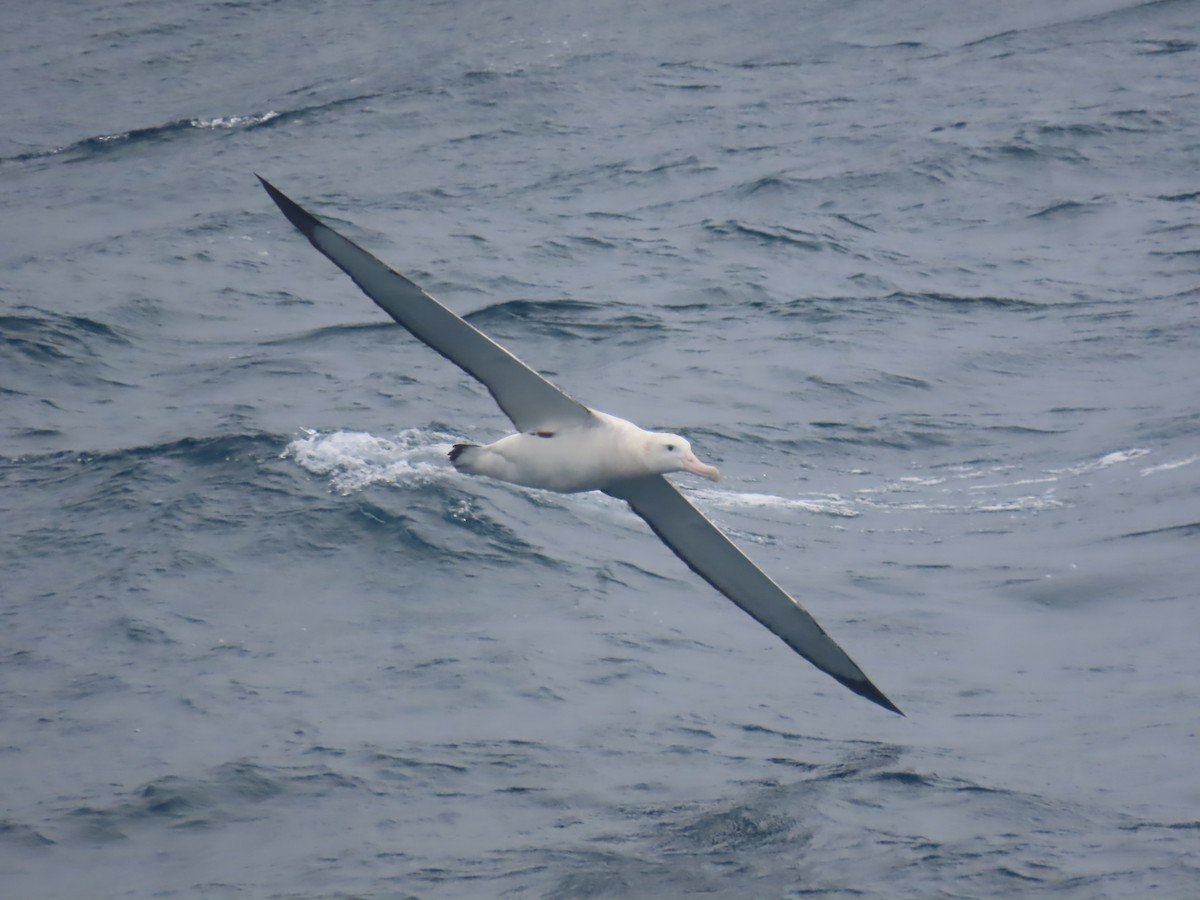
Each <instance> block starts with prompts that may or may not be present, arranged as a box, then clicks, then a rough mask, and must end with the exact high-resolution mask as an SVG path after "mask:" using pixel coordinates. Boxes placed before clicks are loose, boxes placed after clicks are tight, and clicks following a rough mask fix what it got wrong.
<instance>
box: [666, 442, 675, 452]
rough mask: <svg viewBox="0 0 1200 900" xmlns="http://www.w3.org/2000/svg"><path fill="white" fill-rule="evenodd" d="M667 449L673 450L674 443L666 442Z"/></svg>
mask: <svg viewBox="0 0 1200 900" xmlns="http://www.w3.org/2000/svg"><path fill="white" fill-rule="evenodd" d="M667 449H668V450H670V451H674V449H675V445H674V444H667Z"/></svg>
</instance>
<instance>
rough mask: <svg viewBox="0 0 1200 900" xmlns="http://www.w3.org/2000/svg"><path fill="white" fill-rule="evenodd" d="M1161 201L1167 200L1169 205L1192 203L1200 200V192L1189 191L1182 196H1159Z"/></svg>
mask: <svg viewBox="0 0 1200 900" xmlns="http://www.w3.org/2000/svg"><path fill="white" fill-rule="evenodd" d="M1158 199H1159V200H1166V201H1167V202H1169V203H1191V202H1192V201H1193V200H1200V191H1187V192H1185V193H1182V194H1159V195H1158Z"/></svg>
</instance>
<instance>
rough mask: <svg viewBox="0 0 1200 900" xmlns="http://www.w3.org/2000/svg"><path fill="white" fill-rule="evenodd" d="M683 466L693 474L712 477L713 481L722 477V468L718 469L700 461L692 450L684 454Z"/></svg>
mask: <svg viewBox="0 0 1200 900" xmlns="http://www.w3.org/2000/svg"><path fill="white" fill-rule="evenodd" d="M683 467H684V468H685V469H687V471H689V472H692V473H693V474H696V475H703V476H704V477H705V478H708V479H711V480H712V481H716V480H717V479H719V478H720V477H721V470H720V469H718V468H717V467H716V466H710V465H707V464H705V463H702V462H700V460H699V458H698V457H697V456H696V454H695V453H693V452H692V451H691V450H689V451H688V452H687V453H686V454H684V457H683Z"/></svg>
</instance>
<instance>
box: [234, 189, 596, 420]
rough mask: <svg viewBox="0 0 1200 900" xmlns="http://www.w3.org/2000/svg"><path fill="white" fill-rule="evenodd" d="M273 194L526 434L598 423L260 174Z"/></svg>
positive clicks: (371, 293) (316, 241)
mask: <svg viewBox="0 0 1200 900" xmlns="http://www.w3.org/2000/svg"><path fill="white" fill-rule="evenodd" d="M258 180H259V181H261V182H262V185H263V187H264V188H266V190H267V193H268V194H269V195H270V197H271V199H272V200H274V201H275V204H276V205H277V206H278V207H279V208H280V210H282V211H283V214H284V215H285V216H287V218H288V220H289V221H290V222H291V223H292V224H293V225H295V226H296V228H298V229H299V230H300V233H301V234H303V235H304V236H305V237H306V238H308V240H309V242H310V243H311V244H312V245H313V246H314V247H316V248H317V249H318V250H320V251H321V252H322V253H323V254H325V256H327V257H329V259H330V260H332V261H333V263H334V264H335V265H336V266H337V267H338V268H339V269H341V270H342V271H343V272H345V273H346V274H347V275H349V276H350V277H351V278H352V279H353V280H354V283H355V284H357V285H358V286H359V287H360V288H361V289H362V291H363V293H365V294H366V295H367V296H368V297H370V298H371V299H372V300H374V301H375V303H376V304H378V305H379V306H380V307H381V308H382V309H383V310H384V311H385V312H386V313H387V314H388V315H390V316H391V317H392V318H393V319H395V320H396V321H397V322H399V323H400V324H401V325H403V326H404V327H405V328H407V329H408V330H409V331H410V332H412V333H413V335H415V336H416V337H417V338H419V339H420V340H422V341H424V342H425V343H426V344H428V345H429V346H430V347H432V348H433V349H434V350H436V351H437V352H438V353H440V354H442V356H444V357H446V359H448V360H450V362H452V363H454V364H455V365H456V366H458V367H459V368H461V369H462V370H463V371H464V372H466V373H467V374H468V375H471V376H472V377H473V378H475V379H476V380H477V381H479V382H480V383H481V384H482V385H483V386H484V387H485V388H487V389H488V391H489V392H490V393H491V395H492V396H493V397H494V398H495V400H496V403H497V404H498V405H499V406H500V408H501V409H502V410H504V413H505V415H507V416H508V417H509V418H510V419H512V421H513V424H514V425H516V427H517V430H519V431H543V430H554V429H555V428H561V427H564V426H568V425H586V424H591V423H593V422H594V421H595V418H594V417H593V415H592V413H591V411H590V410H589V409H588V408H587V407H586V406H584V405H583V404H582V403H580V402H579V401H577V400H574V399H572V398H571V397H569V396H567V395H566V394H564V393H563V392H562V391H560V390H559V389H558V388H556V387H555V386H554V385H553V384H551V383H550V382H549V381H547V380H546V379H545V378H543V377H542V376H541V375H539V374H538V373H537V372H535V371H534V370H533V369H531V368H529V366H527V365H525V363H523V362H521V360H519V359H517V358H516V357H515V356H513V355H512V354H511V353H509V352H508V351H507V350H505V349H504V348H503V347H501V346H500V345H499V344H497V343H496V342H495V341H493V340H492V339H491V338H489V337H488V336H487V335H485V334H484V333H483V332H482V331H480V330H479V329H477V328H475V326H473V325H471V324H470V323H469V322H466V321H464V320H463V319H462V318H461V317H459V316H458V315H456V314H455V313H453V312H451V311H450V310H449V309H447V308H446V307H445V306H442V304H440V303H439V302H438V301H437V300H435V299H433V298H432V297H431V296H429V295H428V294H427V293H425V292H424V291H423V290H421V288H419V287H417V285H415V284H413V283H412V282H411V281H409V280H408V279H407V278H405V277H404V276H403V275H401V274H400V273H398V272H394V271H392V269H390V268H388V267H387V266H386V265H384V264H383V263H382V262H380V261H379V260H378V259H376V258H375V257H374V256H372V255H371V254H370V253H368V252H367V251H366V250H363V249H362V248H361V247H359V246H358V245H357V244H355V243H354V242H353V241H351V240H350V239H349V238H346V237H343V236H342V235H340V234H338V233H337V232H336V231H334V230H333V229H332V228H330V227H329V226H328V225H326V224H324V223H323V222H321V221H320V220H318V219H317V218H316V217H315V216H313V215H311V214H310V213H309V212H307V211H306V210H304V209H302V208H301V207H300V206H298V205H297V204H296V203H294V202H293V201H292V200H290V199H289V198H288V197H286V196H285V195H284V194H283V193H282V192H281V191H279V189H278V188H276V187H275V186H274V185H272V184H270V183H269V182H267V180H266V179H264V178H263V177H262V176H261V175H260V176H258Z"/></svg>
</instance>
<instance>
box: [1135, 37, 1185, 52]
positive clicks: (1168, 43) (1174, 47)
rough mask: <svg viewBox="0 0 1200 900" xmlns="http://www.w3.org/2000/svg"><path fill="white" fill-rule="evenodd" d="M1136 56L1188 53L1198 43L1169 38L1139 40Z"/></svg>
mask: <svg viewBox="0 0 1200 900" xmlns="http://www.w3.org/2000/svg"><path fill="white" fill-rule="evenodd" d="M1138 44H1139V45H1140V49H1138V50H1137V51H1135V52H1136V53H1137V54H1138V56H1168V55H1170V54H1173V53H1189V52H1191V51H1192V50H1195V49H1196V48H1197V47H1198V46H1200V44H1197V43H1196V42H1195V41H1180V40H1173V39H1171V38H1164V39H1160V40H1143V41H1139V42H1138Z"/></svg>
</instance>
